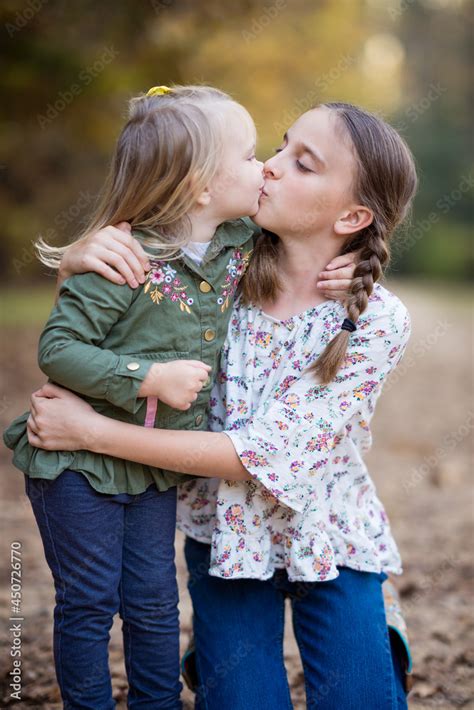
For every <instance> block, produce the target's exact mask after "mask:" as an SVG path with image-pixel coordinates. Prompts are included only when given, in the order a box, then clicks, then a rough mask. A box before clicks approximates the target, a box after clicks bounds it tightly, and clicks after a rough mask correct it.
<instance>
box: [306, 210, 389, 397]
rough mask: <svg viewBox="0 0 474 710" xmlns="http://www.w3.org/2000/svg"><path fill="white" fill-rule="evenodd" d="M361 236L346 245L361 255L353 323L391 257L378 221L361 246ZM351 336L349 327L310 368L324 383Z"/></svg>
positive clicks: (350, 302) (351, 300)
mask: <svg viewBox="0 0 474 710" xmlns="http://www.w3.org/2000/svg"><path fill="white" fill-rule="evenodd" d="M360 237H361V235H357V237H356V238H355V239H353V240H351V241H350V242H349V243H348V244H347V245H346V247H345V249H344V252H345V253H347V252H350V251H358V255H359V259H360V260H359V261H358V263H357V266H356V269H355V271H354V275H353V277H352V283H351V286H350V290H349V295H348V297H347V300H346V309H347V316H348V318H350V319H351V321H352V322H353V323H357V321H358V319H359V316H360V315H361V313H363V312H364V311H365V309H366V308H367V305H368V302H369V297H370V295H371V293H372V291H373V290H374V284H375V283H376V282H377V281H378V280H379V279H380V277H381V276H382V274H383V272H384V269H385V267H386V266H387V265H388V263H389V259H390V253H389V250H388V247H387V244H386V243H385V239H384V236H383V232H382V233H381V232H379V230H377V228H376V226H375V225H374V224H371V225H370V226H369V227H368V228H367V229H366V230H364V233H363V240H362V245H361V246H360V244H361V239H360ZM350 336H351V334H350V332H349V331H347V330H341V331H340V332H339V333H338V334H337V335H336V336H335V337H334V338H333V339H332V340H331V341H330V342H329V343H328V345H326V347H325V349H324V350H323V352H322V353H321V355H320V356H319V358H318V359H317V360H316V362H315V363H314V364H313V365H312V366H311V367H310V368H309V370H310V372H313V373H314V374H315V375H316V376H317V377H318V380H319V381H320V383H321V384H328V383H329V382H331V380H333V379H334V377H335V376H336V375H337V373H338V371H339V368H340V367H341V364H342V362H343V361H344V358H345V355H346V351H347V346H348V344H349V338H350Z"/></svg>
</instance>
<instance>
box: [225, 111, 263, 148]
mask: <svg viewBox="0 0 474 710" xmlns="http://www.w3.org/2000/svg"><path fill="white" fill-rule="evenodd" d="M225 120H226V124H227V128H226V133H227V135H229V134H231V135H232V138H233V140H236V141H239V143H240V142H241V143H242V144H244V145H247V144H248V146H249V147H251V146H252V144H253V143H255V141H256V137H257V130H256V128H255V123H254V122H253V119H252V117H251V115H250V114H249V112H248V111H247V110H246V109H245V108H244V107H243V106H241V105H240V104H237V103H229V105H228V106H227V107H226V116H225Z"/></svg>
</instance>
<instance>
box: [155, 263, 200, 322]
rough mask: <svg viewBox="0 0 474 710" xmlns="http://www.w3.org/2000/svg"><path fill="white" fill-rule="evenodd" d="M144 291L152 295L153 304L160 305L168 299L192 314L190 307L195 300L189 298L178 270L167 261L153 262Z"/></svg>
mask: <svg viewBox="0 0 474 710" xmlns="http://www.w3.org/2000/svg"><path fill="white" fill-rule="evenodd" d="M143 290H144V291H145V293H149V294H150V298H151V300H152V301H153V303H156V304H160V303H161V302H162V301H163V299H165V298H168V299H169V300H170V301H173V302H174V303H179V308H180V310H181V311H185V312H186V313H191V308H190V306H192V305H193V303H194V299H193V298H192V297H191V296H188V294H187V292H186V286H185V285H184V284H183V282H182V281H181V279H180V278H179V277H178V276H177V275H176V270H175V269H173V268H172V267H171V266H170V265H169V264H167V263H166V261H154V262H153V264H152V268H151V270H150V271H149V272H148V274H147V277H146V281H145V285H144V287H143Z"/></svg>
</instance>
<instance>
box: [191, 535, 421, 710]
mask: <svg viewBox="0 0 474 710" xmlns="http://www.w3.org/2000/svg"><path fill="white" fill-rule="evenodd" d="M185 555H186V561H187V564H188V569H189V583H188V584H189V591H190V594H191V598H192V601H193V608H194V637H195V644H196V667H197V675H198V683H199V685H198V689H197V693H196V708H198V709H199V710H204V709H205V710H221V709H222V708H232V710H275V709H276V708H278V710H285V709H286V708H291V707H292V704H291V698H290V691H289V687H288V678H287V674H286V670H285V666H284V662H283V634H284V616H285V599H286V598H287V597H288V598H289V599H290V601H291V606H292V612H293V627H294V631H295V636H296V641H297V643H298V647H299V651H300V654H301V660H302V664H303V670H304V679H305V687H306V701H307V708H308V710H314V709H315V708H317V709H318V710H396V709H397V710H399V709H400V708H406V707H407V702H406V694H405V691H404V688H403V677H402V668H401V665H400V659H399V658H398V656H397V655H396V653H395V647H393V648H392V647H391V643H390V639H389V634H388V629H387V624H386V620H385V610H384V603H383V597H382V589H381V587H382V582H383V581H384V580H385V579H386V575H385V574H373V573H369V572H357V571H355V570H352V569H349V568H348V567H340V568H339V572H340V575H339V577H338V578H337V579H335V580H332V581H328V582H310V583H308V582H290V581H289V580H288V576H287V574H286V571H285V570H278V571H277V572H276V573H275V575H274V576H273V577H272V578H271V579H269V580H267V581H262V580H255V579H238V580H231V579H230V580H229V579H220V578H217V577H211V576H210V575H209V574H208V573H207V570H208V569H209V556H210V547H209V545H205V544H203V543H200V542H196V541H195V540H193V539H191V538H187V539H186V543H185Z"/></svg>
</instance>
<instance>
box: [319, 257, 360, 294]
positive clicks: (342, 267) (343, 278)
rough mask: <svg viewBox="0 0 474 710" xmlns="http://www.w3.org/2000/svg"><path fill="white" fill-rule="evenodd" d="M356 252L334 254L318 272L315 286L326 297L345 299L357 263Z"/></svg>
mask: <svg viewBox="0 0 474 710" xmlns="http://www.w3.org/2000/svg"><path fill="white" fill-rule="evenodd" d="M357 256H358V254H357V252H349V254H343V255H342V256H336V257H335V258H334V259H333V260H332V261H330V262H329V264H328V265H327V266H326V269H325V270H324V271H321V273H320V274H319V281H318V283H317V287H318V288H319V289H320V290H321V291H322V293H323V294H324V295H325V296H326V298H332V299H334V300H336V301H345V300H346V298H347V296H348V294H349V289H350V286H351V283H352V278H353V276H354V271H355V269H356V265H357V263H356V262H357Z"/></svg>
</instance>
